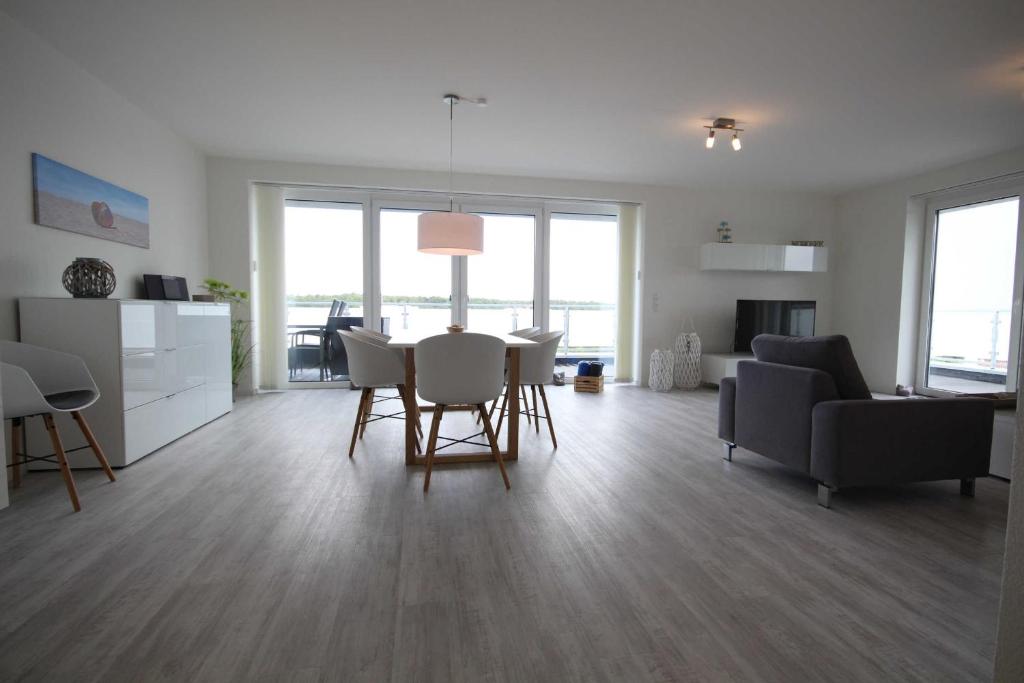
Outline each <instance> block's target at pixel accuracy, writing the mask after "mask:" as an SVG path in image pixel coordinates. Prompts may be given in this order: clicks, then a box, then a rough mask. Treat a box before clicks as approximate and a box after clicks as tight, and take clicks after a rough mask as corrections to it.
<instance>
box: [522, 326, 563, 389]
mask: <svg viewBox="0 0 1024 683" xmlns="http://www.w3.org/2000/svg"><path fill="white" fill-rule="evenodd" d="M562 334H563V333H562V331H561V330H559V331H557V332H545V333H543V334H539V335H537V336H536V337H533V338H531V340H530V341H532V342H534V344H533V345H532V346H527V347H524V348H523V349H522V350H521V351H520V352H519V382H520V383H521V384H550V383H551V382H552V381H553V379H554V378H553V375H554V374H555V355H556V354H557V353H558V342H560V341H561V340H562Z"/></svg>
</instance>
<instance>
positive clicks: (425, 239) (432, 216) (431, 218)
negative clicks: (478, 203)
mask: <svg viewBox="0 0 1024 683" xmlns="http://www.w3.org/2000/svg"><path fill="white" fill-rule="evenodd" d="M416 248H417V249H418V250H419V251H422V252H424V253H427V254H447V255H449V256H473V255H475V254H482V253H484V219H483V218H481V217H480V216H476V215H473V214H469V213H454V212H449V211H431V212H429V213H421V214H420V217H419V224H418V229H417V246H416Z"/></svg>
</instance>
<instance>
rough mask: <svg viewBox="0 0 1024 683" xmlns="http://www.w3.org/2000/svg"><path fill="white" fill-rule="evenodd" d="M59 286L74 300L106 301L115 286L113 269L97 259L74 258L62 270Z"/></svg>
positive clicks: (115, 279)
mask: <svg viewBox="0 0 1024 683" xmlns="http://www.w3.org/2000/svg"><path fill="white" fill-rule="evenodd" d="M61 284H63V285H64V289H66V290H68V293H69V294H71V296H73V297H75V298H76V299H106V298H107V297H108V296H110V295H111V294H113V292H114V287H116V286H117V278H116V277H115V276H114V268H113V266H111V265H110V264H109V263H107V262H106V261H104V260H103V259H99V258H84V257H79V258H76V259H75V260H74V261H73V262H72V263H71V265H70V266H68V267H67V268H65V269H64V275H63V276H62V277H61Z"/></svg>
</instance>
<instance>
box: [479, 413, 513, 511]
mask: <svg viewBox="0 0 1024 683" xmlns="http://www.w3.org/2000/svg"><path fill="white" fill-rule="evenodd" d="M478 407H479V408H480V414H481V415H483V416H484V431H485V432H487V440H488V441H489V442H490V444H491V453H493V454H494V459H495V460H497V461H498V469H499V470H501V478H502V480H503V481H504V482H505V490H506V491H507V490H508V489H510V488H512V484H510V483H509V481H508V472H506V471H505V461H504V460H503V459H502V457H501V449H500V448H498V437H497V436H495V434H494V430H493V429H491V418H489V417H487V415H486V414H485V410H484V404H483V403H481V404H480V405H479V406H478Z"/></svg>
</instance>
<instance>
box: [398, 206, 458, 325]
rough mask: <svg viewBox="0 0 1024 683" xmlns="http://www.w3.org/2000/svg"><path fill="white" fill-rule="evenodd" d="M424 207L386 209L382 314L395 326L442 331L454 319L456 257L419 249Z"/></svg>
mask: <svg viewBox="0 0 1024 683" xmlns="http://www.w3.org/2000/svg"><path fill="white" fill-rule="evenodd" d="M421 213H423V211H422V210H412V209H381V210H380V293H381V316H382V317H383V318H385V319H386V320H387V324H388V328H389V330H388V331H389V332H391V333H392V334H394V332H395V331H396V330H412V331H413V332H417V333H427V332H441V331H443V330H444V328H445V327H447V326H448V325H450V324H451V323H452V259H451V257H449V256H438V255H436V254H424V253H422V252H419V251H417V250H416V226H417V220H418V219H419V215H420V214H421Z"/></svg>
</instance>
